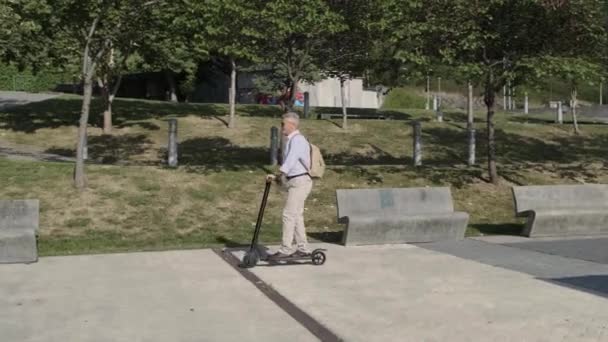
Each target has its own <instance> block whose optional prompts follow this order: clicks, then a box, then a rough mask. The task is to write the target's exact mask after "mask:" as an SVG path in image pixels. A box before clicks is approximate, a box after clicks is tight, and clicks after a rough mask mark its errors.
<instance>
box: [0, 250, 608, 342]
mask: <svg viewBox="0 0 608 342" xmlns="http://www.w3.org/2000/svg"><path fill="white" fill-rule="evenodd" d="M468 241H469V240H465V244H463V245H455V246H452V247H450V248H452V251H447V249H448V248H447V247H445V246H444V249H446V251H439V250H431V249H429V248H421V247H417V246H412V245H392V246H365V247H349V248H345V247H342V246H337V245H328V244H323V245H321V246H323V247H325V248H327V249H328V261H327V263H326V264H325V265H324V266H313V265H293V266H287V265H285V266H273V267H269V266H267V265H264V264H261V265H259V266H258V267H256V268H254V269H251V270H249V271H245V272H251V273H252V274H253V275H255V276H257V277H258V279H257V280H254V281H256V282H261V283H263V284H265V286H266V287H268V288H271V289H274V290H276V291H278V293H280V294H281V295H282V296H283V297H285V298H286V299H287V300H288V301H290V302H291V303H292V304H293V305H295V307H297V308H298V309H299V310H302V311H303V312H305V313H306V314H307V315H309V316H310V317H311V318H312V319H314V320H316V321H318V322H319V323H320V324H321V325H323V326H324V327H326V328H328V329H329V330H330V331H331V332H332V333H333V334H335V335H337V336H338V337H340V338H342V339H344V340H346V341H559V340H561V341H605V340H608V300H607V299H606V297H602V296H600V295H595V294H593V293H590V292H586V291H583V290H580V289H579V288H578V287H568V286H560V285H558V284H556V283H554V282H550V281H546V280H544V279H541V278H540V277H539V276H537V275H534V274H532V273H530V272H527V273H526V272H524V270H513V269H508V268H507V267H503V266H502V265H492V264H490V263H489V261H488V260H481V259H479V258H478V259H477V260H476V259H475V258H472V257H471V256H464V255H462V256H455V255H452V254H455V252H454V250H458V248H460V249H461V250H463V249H466V248H473V249H475V250H477V252H476V253H478V254H484V253H491V254H492V253H499V255H503V256H504V257H505V258H507V257H509V255H511V254H509V253H510V252H513V251H521V250H519V249H517V248H514V247H510V246H503V245H495V244H489V243H486V242H481V241H473V240H471V241H473V242H474V243H479V244H482V245H480V246H483V247H488V249H486V250H483V251H482V252H479V248H482V247H475V246H477V245H475V244H468V245H467V244H466V243H468ZM459 246H460V247H459ZM462 246H464V247H462ZM471 246H473V247H471ZM316 247H318V246H316ZM426 247H429V246H426ZM494 247H495V248H498V249H501V250H502V252H500V251H498V249H493V248H494ZM435 248H438V247H437V246H435ZM504 249H507V250H509V251H510V252H505V250H504ZM511 249H512V250H513V251H511ZM497 251H498V252H497ZM234 253H235V254H237V255H240V254H242V252H234ZM500 253H503V254H500ZM529 253H538V252H535V251H529ZM513 254H516V253H515V252H513ZM526 256H528V257H529V256H530V255H526ZM546 256H547V257H549V258H551V257H554V256H551V255H546ZM543 260H545V261H546V262H544V264H545V265H549V267H550V269H552V270H553V271H555V272H558V271H559V270H558V269H557V265H554V264H552V263H551V262H548V261H547V260H546V259H543ZM572 261H573V262H579V261H574V260H572ZM580 262H582V263H586V264H584V265H586V266H585V267H587V268H581V270H580V272H579V273H578V275H583V274H590V273H597V271H598V268H596V267H597V266H598V265H600V266H606V265H603V264H595V263H591V262H589V261H580ZM513 263H514V264H516V263H519V261H517V262H516V261H513ZM496 266H498V267H496ZM537 266H538V265H537ZM530 267H532V266H530ZM551 267H553V268H551ZM539 268H542V267H540V266H539ZM554 268H555V269H554ZM257 285H258V284H256V286H254V284H252V283H251V279H247V278H246V277H244V276H243V275H242V274H239V272H238V271H236V270H235V269H233V268H232V267H231V266H230V265H229V264H228V263H226V262H225V261H224V260H223V259H222V258H220V257H219V256H218V255H215V254H214V253H213V252H212V251H210V250H194V251H172V252H156V253H132V254H113V255H92V256H71V257H52V258H41V259H40V261H39V263H37V264H32V265H0V332H1V334H0V336H2V338H0V340H2V341H11V342H12V341H314V340H317V339H316V338H315V336H314V335H312V334H311V332H310V331H309V330H307V329H306V328H305V327H304V326H305V325H304V324H302V322H301V321H300V320H296V319H294V318H292V317H293V315H292V314H291V313H289V312H287V309H285V307H284V306H279V305H277V303H276V302H273V301H272V300H271V299H269V297H266V295H265V294H264V293H262V291H260V289H259V286H257Z"/></svg>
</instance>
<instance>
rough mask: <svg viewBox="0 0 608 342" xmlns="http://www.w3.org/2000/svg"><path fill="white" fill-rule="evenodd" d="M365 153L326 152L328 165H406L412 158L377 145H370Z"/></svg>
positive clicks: (325, 157) (324, 156) (324, 155)
mask: <svg viewBox="0 0 608 342" xmlns="http://www.w3.org/2000/svg"><path fill="white" fill-rule="evenodd" d="M369 147H370V150H369V151H366V152H365V153H358V154H353V153H336V154H329V153H324V154H323V158H324V159H325V162H326V163H327V164H328V165H405V164H406V163H409V164H411V158H397V157H394V156H393V155H391V154H390V153H388V152H386V151H384V150H382V149H381V148H379V147H378V146H376V145H369Z"/></svg>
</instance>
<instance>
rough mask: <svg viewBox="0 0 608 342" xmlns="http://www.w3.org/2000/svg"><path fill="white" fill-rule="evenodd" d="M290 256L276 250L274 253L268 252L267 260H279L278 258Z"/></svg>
mask: <svg viewBox="0 0 608 342" xmlns="http://www.w3.org/2000/svg"><path fill="white" fill-rule="evenodd" d="M288 257H290V255H289V254H285V253H281V252H276V253H274V254H270V255H269V256H268V260H280V259H284V258H288Z"/></svg>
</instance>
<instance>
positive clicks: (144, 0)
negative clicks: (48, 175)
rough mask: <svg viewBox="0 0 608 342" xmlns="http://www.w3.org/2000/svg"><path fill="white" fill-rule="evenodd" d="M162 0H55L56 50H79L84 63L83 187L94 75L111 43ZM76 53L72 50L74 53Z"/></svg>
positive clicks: (78, 171) (79, 172)
mask: <svg viewBox="0 0 608 342" xmlns="http://www.w3.org/2000/svg"><path fill="white" fill-rule="evenodd" d="M162 2H163V1H162V0H129V1H127V0H114V1H110V0H104V1H94V0H87V1H83V0H55V1H54V3H53V18H54V27H53V30H52V40H53V41H55V42H57V43H56V44H57V45H56V46H55V47H54V49H55V51H61V52H63V53H65V54H72V53H76V51H71V50H68V49H66V46H73V47H76V50H79V52H80V53H79V54H80V59H81V65H82V81H83V89H84V96H83V101H82V109H81V116H80V121H79V127H78V143H77V148H76V166H75V169H74V185H75V186H76V187H77V188H78V189H80V190H84V189H85V188H86V185H87V179H86V174H85V167H84V166H85V165H84V146H85V142H86V137H87V127H88V121H89V111H90V104H91V98H92V95H93V79H94V77H95V76H96V75H97V72H98V67H99V65H100V64H102V63H103V60H104V58H107V55H108V54H109V53H110V52H111V51H112V47H116V46H120V44H121V43H123V42H124V41H126V40H128V39H127V38H128V37H133V34H134V32H133V31H132V30H133V29H135V28H136V27H137V25H131V23H133V22H134V21H137V20H138V19H139V18H142V17H145V16H147V15H149V13H147V12H146V11H147V10H149V9H150V8H152V5H155V6H158V5H160V4H162ZM72 55H73V54H72Z"/></svg>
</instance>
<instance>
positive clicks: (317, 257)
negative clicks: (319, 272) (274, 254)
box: [264, 249, 326, 265]
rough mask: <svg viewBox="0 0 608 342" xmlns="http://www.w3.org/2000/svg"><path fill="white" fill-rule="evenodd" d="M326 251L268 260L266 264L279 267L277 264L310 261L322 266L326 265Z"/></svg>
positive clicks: (317, 250)
mask: <svg viewBox="0 0 608 342" xmlns="http://www.w3.org/2000/svg"><path fill="white" fill-rule="evenodd" d="M323 252H325V249H315V250H314V251H312V252H311V253H309V254H307V255H305V256H286V257H282V258H271V257H269V258H266V260H264V261H266V262H268V263H269V264H272V265H277V264H282V263H286V264H288V263H293V262H294V261H310V262H311V263H313V264H315V265H322V264H323V263H325V260H326V256H325V253H323Z"/></svg>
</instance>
